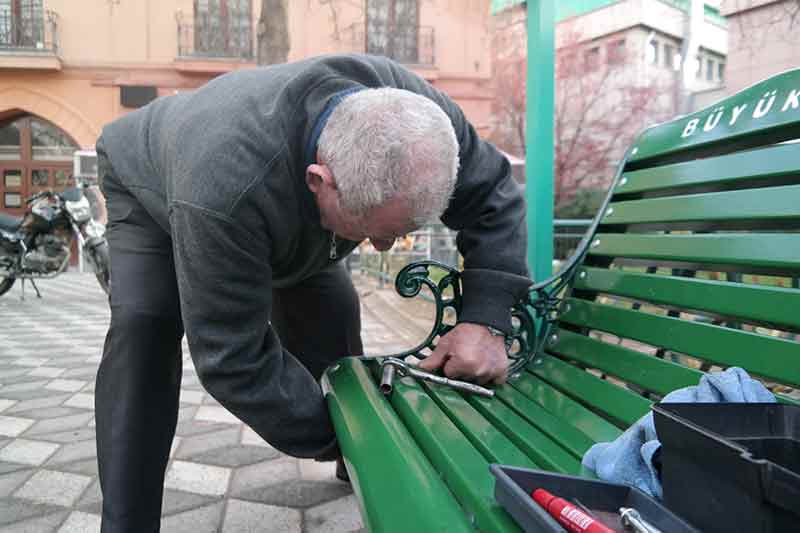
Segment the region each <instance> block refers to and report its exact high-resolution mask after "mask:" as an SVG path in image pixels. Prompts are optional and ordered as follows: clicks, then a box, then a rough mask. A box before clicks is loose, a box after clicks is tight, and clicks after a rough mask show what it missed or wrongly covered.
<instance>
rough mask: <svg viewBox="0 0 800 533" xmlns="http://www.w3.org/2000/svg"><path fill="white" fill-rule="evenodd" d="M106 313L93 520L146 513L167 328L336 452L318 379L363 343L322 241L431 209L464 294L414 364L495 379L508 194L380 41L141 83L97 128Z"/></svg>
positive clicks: (243, 397) (517, 205) (205, 362)
mask: <svg viewBox="0 0 800 533" xmlns="http://www.w3.org/2000/svg"><path fill="white" fill-rule="evenodd" d="M97 152H98V154H99V157H100V166H101V178H102V187H103V191H104V193H105V195H106V198H107V203H108V214H109V225H108V240H109V243H110V249H111V272H112V274H111V302H110V303H111V325H110V327H109V331H108V335H107V337H106V343H105V348H104V351H103V359H102V362H101V364H100V369H99V372H98V374H97V385H96V394H95V397H96V413H97V448H98V462H99V469H100V481H101V487H102V491H103V525H102V530H103V532H128V531H131V532H134V531H135V532H137V533H140V532H144V531H148V532H149V531H158V528H159V518H160V514H161V498H162V492H163V482H164V472H165V468H166V465H167V459H168V456H169V451H170V445H171V443H172V438H173V436H174V433H175V426H176V421H177V414H178V399H179V398H178V395H179V387H180V383H181V350H180V345H181V338H182V336H183V334H184V332H185V333H186V336H187V339H188V343H189V348H190V351H191V356H192V360H193V361H194V365H195V368H196V370H197V375H198V376H199V378H200V381H201V383H202V384H203V386H204V387H205V388H206V390H207V391H208V392H209V393H210V394H211V395H212V396H214V398H216V399H217V400H218V401H219V402H220V403H221V404H222V405H223V406H225V408H227V409H228V410H229V411H230V412H231V413H233V414H234V415H236V416H237V417H238V418H240V419H241V420H242V421H243V422H245V423H246V424H247V425H249V426H250V427H251V428H253V430H255V431H256V433H258V434H259V435H260V436H261V437H263V438H264V440H266V441H268V442H269V443H270V444H272V445H273V446H275V447H276V448H277V449H279V450H282V451H283V452H286V453H287V454H290V455H293V456H297V457H314V458H318V459H323V460H325V459H329V460H332V459H335V458H336V457H337V455H338V448H337V444H336V438H335V435H334V431H333V427H332V424H331V421H330V419H329V417H328V412H327V409H326V406H325V402H324V399H323V396H322V394H321V390H320V387H319V384H318V379H319V378H320V376H321V374H322V372H323V371H324V369H325V368H326V367H327V366H328V365H330V364H331V363H332V362H333V361H335V360H336V359H337V358H339V357H342V356H346V355H358V354H361V353H362V345H361V338H360V316H359V302H358V296H357V294H356V291H355V290H354V288H353V284H352V282H351V280H350V278H349V276H348V275H347V273H346V270H345V268H344V266H343V265H342V262H341V259H342V258H343V257H345V256H346V255H347V254H349V253H350V252H351V251H352V250H353V249H354V248H355V247H356V246H357V245H358V243H359V242H361V241H363V240H365V239H369V240H370V241H372V243H373V244H374V245H375V247H376V248H378V249H379V250H387V249H389V248H390V247H391V246H392V243H393V242H394V240H395V238H397V237H399V236H402V235H404V234H405V233H407V232H410V231H412V230H414V229H416V228H418V227H420V226H421V225H422V224H424V223H426V222H428V221H431V220H434V219H437V218H441V220H442V221H443V222H444V223H445V224H446V225H447V226H449V227H450V228H454V229H456V230H459V236H458V247H459V250H460V251H461V253H462V254H463V256H464V266H465V272H464V277H463V282H464V300H463V312H462V314H461V316H460V323H459V324H458V325H457V326H456V328H455V329H453V331H452V332H450V333H449V334H448V335H447V336H446V337H444V338H443V339H442V340H441V342H440V344H439V347H438V348H437V350H436V352H435V353H434V354H433V356H432V357H430V358H429V359H427V360H426V361H425V362H424V363H423V365H424V366H425V367H426V368H427V369H429V370H434V369H437V368H441V369H442V371H443V372H444V373H445V374H446V375H448V376H451V377H455V378H466V379H473V380H476V381H478V382H480V383H486V382H490V381H494V382H502V381H503V380H504V379H505V376H506V367H507V359H506V354H505V350H504V345H503V341H502V339H501V337H499V336H497V332H498V330H499V331H508V330H509V329H510V316H509V307H510V306H511V305H512V304H513V303H514V301H515V300H516V299H517V297H518V296H519V295H520V293H521V291H524V290H525V288H526V287H527V284H528V281H527V279H526V278H524V277H522V276H524V275H525V274H526V272H527V269H526V266H525V253H524V246H525V242H526V236H525V221H524V212H525V207H524V202H523V199H522V197H521V195H520V193H519V191H518V188H517V186H516V185H515V184H514V182H513V181H512V179H511V177H510V171H509V165H508V163H507V162H506V160H505V158H503V157H502V156H501V155H500V154H499V153H498V151H497V150H495V149H494V148H493V147H492V146H491V145H489V144H487V143H485V142H483V141H481V140H480V139H479V138H478V136H477V135H476V133H475V130H474V129H473V128H472V126H470V124H469V123H468V122H467V121H466V119H465V118H464V116H463V114H462V112H461V111H460V110H459V108H458V107H457V106H456V105H455V104H454V103H453V102H452V101H451V100H449V99H448V98H447V97H446V96H444V95H443V94H441V93H440V92H438V91H437V90H436V89H434V88H433V87H431V86H430V85H429V84H427V83H426V82H425V81H423V80H422V79H421V78H419V77H417V76H416V75H414V74H413V73H411V72H409V71H407V70H405V69H404V68H402V67H401V66H399V65H397V64H395V63H393V62H391V61H389V60H387V59H383V58H379V57H370V56H355V55H353V56H326V57H320V58H313V59H309V60H305V61H301V62H297V63H292V64H287V65H280V66H274V67H269V68H259V69H254V70H247V71H238V72H234V73H231V74H228V75H225V76H222V77H220V78H217V79H215V80H213V81H211V82H210V83H208V84H207V85H205V86H203V87H201V88H200V89H197V90H195V91H191V92H186V93H183V94H179V95H175V96H168V97H165V98H160V99H158V100H156V101H155V102H153V103H151V104H150V105H148V106H147V107H145V108H142V109H140V110H138V111H136V112H133V113H130V114H128V115H126V116H125V117H123V118H121V119H119V120H117V121H115V122H113V123H112V124H110V125H108V126H106V128H105V129H104V130H103V134H102V136H101V138H100V140H99V141H98V143H97Z"/></svg>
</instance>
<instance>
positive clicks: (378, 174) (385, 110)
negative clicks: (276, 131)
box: [317, 88, 458, 225]
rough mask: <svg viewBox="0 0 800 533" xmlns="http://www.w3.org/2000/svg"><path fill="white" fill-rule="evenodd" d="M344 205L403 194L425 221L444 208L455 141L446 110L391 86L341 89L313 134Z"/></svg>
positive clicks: (352, 208)
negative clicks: (353, 90)
mask: <svg viewBox="0 0 800 533" xmlns="http://www.w3.org/2000/svg"><path fill="white" fill-rule="evenodd" d="M317 146H318V150H319V158H320V163H322V164H325V165H327V166H328V167H329V168H330V170H331V173H332V174H333V177H334V179H335V180H336V185H337V187H338V190H339V201H340V203H341V206H342V208H343V209H344V210H345V211H346V212H348V213H350V214H352V215H356V216H363V215H365V214H366V213H367V212H368V211H369V210H370V209H372V208H375V207H378V206H380V205H383V204H384V203H386V202H387V201H388V200H391V199H392V198H394V197H396V196H398V195H399V196H400V197H401V198H404V199H405V200H406V201H407V202H408V205H409V207H410V208H411V213H412V215H411V216H412V217H413V221H414V222H415V223H416V224H417V225H423V224H425V223H426V222H429V221H431V220H433V219H435V218H438V217H440V216H441V215H442V213H443V212H444V210H445V209H446V208H447V204H448V203H449V201H450V197H451V196H452V194H453V189H454V188H455V183H456V173H457V172H458V142H457V141H456V135H455V131H454V130H453V125H452V123H451V122H450V119H449V118H448V116H447V115H446V114H445V113H444V111H442V109H441V108H440V107H439V106H438V105H436V104H435V103H434V102H433V101H432V100H431V99H429V98H426V97H424V96H421V95H419V94H416V93H412V92H410V91H405V90H402V89H393V88H380V89H364V90H361V91H359V92H356V93H354V94H351V95H349V96H347V97H346V98H345V99H344V100H343V101H342V102H341V103H340V104H339V105H337V106H336V107H335V108H334V110H333V112H332V113H331V115H330V117H329V118H328V121H327V123H326V124H325V127H324V128H323V130H322V134H321V135H320V137H319V142H318V145H317Z"/></svg>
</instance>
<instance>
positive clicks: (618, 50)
mask: <svg viewBox="0 0 800 533" xmlns="http://www.w3.org/2000/svg"><path fill="white" fill-rule="evenodd" d="M606 54H607V55H608V63H609V64H612V65H613V64H620V63H624V62H625V39H619V40H617V41H613V42H612V43H610V44H609V45H608V47H607V49H606Z"/></svg>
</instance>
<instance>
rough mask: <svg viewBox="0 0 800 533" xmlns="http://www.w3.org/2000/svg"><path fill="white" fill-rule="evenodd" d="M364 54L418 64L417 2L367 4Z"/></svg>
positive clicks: (393, 0)
mask: <svg viewBox="0 0 800 533" xmlns="http://www.w3.org/2000/svg"><path fill="white" fill-rule="evenodd" d="M367 53H369V54H378V55H383V56H386V57H390V58H392V59H394V60H396V61H399V62H401V63H418V62H419V9H418V5H417V0H368V1H367Z"/></svg>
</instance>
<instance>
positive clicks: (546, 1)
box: [525, 0, 555, 281]
mask: <svg viewBox="0 0 800 533" xmlns="http://www.w3.org/2000/svg"><path fill="white" fill-rule="evenodd" d="M527 7H528V75H527V108H526V109H527V111H526V117H525V139H526V142H525V172H526V180H525V181H526V187H525V191H526V196H527V200H528V267H529V268H530V269H531V274H532V275H533V278H534V279H535V280H537V281H541V280H544V279H546V278H548V277H550V276H551V275H552V273H553V159H554V149H553V127H554V126H553V123H554V116H555V105H554V91H555V1H554V0H528V2H527Z"/></svg>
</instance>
